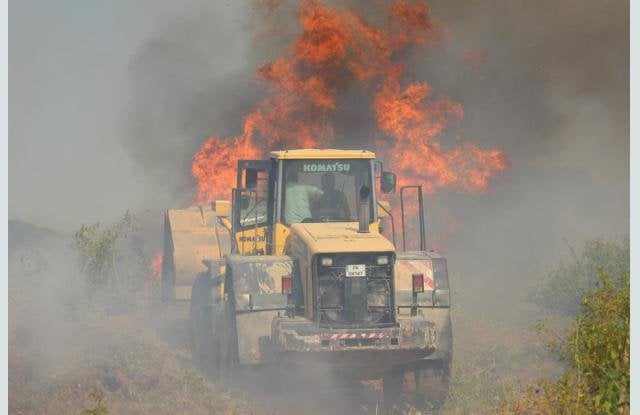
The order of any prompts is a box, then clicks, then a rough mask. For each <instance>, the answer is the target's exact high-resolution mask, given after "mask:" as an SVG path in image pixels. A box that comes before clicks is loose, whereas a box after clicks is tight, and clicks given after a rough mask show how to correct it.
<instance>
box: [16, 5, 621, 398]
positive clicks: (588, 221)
mask: <svg viewBox="0 0 640 415" xmlns="http://www.w3.org/2000/svg"><path fill="white" fill-rule="evenodd" d="M145 3H146V4H145ZM274 3H277V2H274ZM296 3H297V2H293V1H290V2H281V5H280V8H279V9H278V10H276V12H275V13H274V14H273V15H272V16H271V17H269V18H268V19H267V20H266V21H265V19H264V14H263V11H261V10H259V9H258V8H256V7H255V3H254V2H253V1H250V0H243V1H227V2H212V1H209V0H189V1H185V2H172V1H164V2H162V1H157V0H154V1H147V2H140V3H139V4H138V5H135V6H134V5H132V6H129V5H128V4H127V5H125V6H123V5H122V4H120V3H118V2H114V3H113V4H114V5H116V6H113V10H115V9H118V8H119V9H120V10H128V7H131V8H132V9H135V13H134V12H133V11H132V15H133V16H135V18H134V19H133V20H134V21H133V22H131V21H127V20H126V18H125V17H124V16H120V15H117V16H115V17H114V16H111V15H110V16H108V17H110V19H111V20H106V21H110V22H117V21H118V19H120V18H123V19H124V20H123V22H122V25H123V26H126V28H127V30H123V33H125V34H124V35H123V36H122V38H120V36H119V35H117V34H116V33H117V32H118V31H117V30H116V29H115V26H109V27H103V26H101V25H99V24H98V23H97V22H98V21H100V22H102V21H103V20H105V13H109V12H110V11H111V9H110V8H109V7H106V6H105V8H104V9H103V8H98V9H96V10H94V9H93V8H91V7H90V6H83V7H85V8H82V7H77V8H76V6H78V5H76V4H74V5H73V6H72V5H68V4H67V7H68V10H71V9H72V8H73V10H74V13H75V14H69V13H66V12H65V10H67V9H65V10H62V9H63V7H61V8H60V9H57V8H56V9H55V10H54V9H51V7H52V6H50V5H48V2H42V4H40V6H33V5H31V7H28V2H18V1H15V2H13V3H12V4H11V7H12V27H11V36H10V38H11V57H10V71H11V73H12V75H11V85H10V86H11V88H10V96H11V117H12V120H11V126H10V143H9V145H10V151H11V164H10V166H9V167H10V215H11V216H12V217H17V218H22V219H25V220H27V221H31V222H36V223H38V224H42V225H45V226H53V227H59V228H65V230H67V231H68V230H71V229H76V228H77V227H78V226H79V224H80V223H82V222H85V223H90V222H95V221H98V220H100V221H102V222H103V223H105V222H106V223H109V221H110V220H111V219H113V218H117V217H120V216H121V214H122V212H123V210H124V209H126V208H132V209H134V211H135V212H134V213H136V214H137V216H138V217H139V218H140V219H141V222H142V225H143V228H144V229H145V232H146V235H145V236H146V241H141V244H146V243H148V244H151V245H153V248H149V250H150V251H153V250H154V249H156V248H157V250H159V249H160V244H161V242H159V241H160V240H161V232H162V229H161V227H162V223H161V218H162V216H161V212H162V210H163V209H166V208H178V207H184V206H186V205H187V204H189V202H190V201H191V198H192V197H193V195H194V184H195V183H194V181H193V179H192V177H191V171H190V169H191V162H192V157H193V154H194V153H195V152H196V150H197V149H198V148H199V147H200V145H201V144H202V143H203V142H204V140H205V139H206V138H208V137H209V136H233V135H237V134H238V133H240V132H241V127H242V121H243V116H244V115H245V114H247V113H248V112H249V111H251V110H252V109H253V108H254V106H255V105H256V104H257V102H259V100H260V99H261V97H263V96H264V94H265V92H266V91H265V90H264V86H263V85H261V84H260V83H259V82H257V81H256V80H255V78H254V73H255V70H256V69H257V68H258V67H259V66H261V65H263V64H264V63H266V62H268V61H270V60H271V59H273V58H274V57H275V56H277V55H279V54H281V53H283V52H285V51H286V48H287V47H288V45H290V42H291V40H292V39H293V38H294V36H295V35H296V34H297V33H299V27H298V26H297V21H296V19H295V16H294V13H295V9H296ZM333 3H336V4H338V3H340V4H341V7H346V6H345V5H344V2H337V1H335V2H333ZM348 3H349V4H351V5H353V6H354V7H355V8H356V9H357V10H359V11H361V12H362V13H363V14H365V15H366V16H367V18H370V19H373V20H376V19H378V20H380V18H381V15H379V14H378V13H377V12H376V8H375V7H373V6H371V3H372V2H370V1H365V0H352V1H350V2H348ZM51 4H53V3H51ZM87 4H89V3H87ZM140 4H142V6H141V5H140ZM430 4H431V6H432V9H433V14H434V16H435V17H436V18H438V19H440V20H441V21H442V22H443V23H444V24H445V25H446V27H447V29H448V36H447V37H446V38H445V39H444V41H443V42H442V43H441V44H439V45H437V46H435V47H432V48H429V49H419V50H415V51H411V52H409V53H408V56H407V64H406V81H407V82H410V81H415V80H426V81H428V82H429V83H430V84H431V85H432V86H433V89H434V94H435V95H436V96H438V95H441V96H448V97H450V98H452V99H454V100H456V101H459V102H460V103H461V104H462V105H463V107H464V110H465V117H464V120H463V121H462V123H461V126H460V131H459V134H460V137H461V139H462V140H464V141H470V142H472V143H474V144H477V145H478V146H479V147H481V148H501V149H503V150H504V151H505V152H506V154H507V156H508V158H509V160H510V162H511V168H510V169H509V170H508V171H506V172H504V173H502V174H500V175H498V176H496V177H495V178H494V180H493V182H492V185H491V187H490V189H489V190H488V191H487V192H486V194H480V195H475V194H468V193H462V192H454V191H450V190H439V191H437V192H436V193H435V194H430V195H427V207H426V211H427V220H428V224H427V234H428V240H429V244H430V245H431V246H432V247H433V248H436V249H438V250H439V251H442V252H443V253H444V254H445V255H446V256H447V258H448V260H449V267H450V273H451V285H452V287H453V289H454V291H455V292H454V297H453V298H454V306H456V305H457V304H460V303H462V302H463V301H464V302H466V303H467V304H472V305H473V307H475V308H476V309H477V310H478V311H479V312H482V313H487V314H489V315H491V316H492V317H496V318H497V319H498V320H500V319H503V320H506V319H507V318H509V317H511V316H513V314H514V313H515V312H517V311H518V310H519V308H518V307H519V306H518V304H517V303H518V302H519V301H520V300H521V298H522V293H523V292H524V290H525V289H526V288H527V287H528V286H530V285H531V284H533V283H534V281H535V279H536V278H538V277H539V276H540V275H541V274H543V273H544V272H545V271H546V270H547V269H548V268H549V267H550V266H552V265H553V264H554V263H555V262H556V261H557V260H558V259H559V258H560V257H562V256H565V255H566V254H568V253H569V248H568V245H571V246H574V247H576V248H579V247H580V246H581V245H582V242H583V241H584V240H586V239H589V238H593V237H597V236H604V237H608V238H616V237H620V236H622V235H624V234H625V233H627V232H628V228H629V92H628V91H629V5H628V3H627V2H623V1H614V0H608V1H602V0H564V1H561V2H559V1H557V0H536V1H534V0H531V1H513V0H489V1H482V0H467V1H455V2H452V1H447V0H432V1H430ZM25 5H26V6H25ZM93 7H96V6H93ZM145 7H146V8H149V12H148V13H147V10H146V9H145ZM107 9H108V10H107ZM34 10H38V11H39V13H35V12H34ZM68 10H67V11H68ZM63 15H64V16H63ZM96 16H98V17H96ZM142 16H145V18H146V20H144V21H143V19H142ZM138 19H139V20H140V21H138ZM69 21H72V24H69ZM138 25H140V27H143V28H144V30H143V29H140V30H139V31H138V32H135V35H136V37H135V39H136V41H135V42H134V41H131V42H130V38H129V35H131V34H132V33H133V32H132V30H131V28H132V27H138ZM107 38H109V39H111V38H113V39H116V40H114V41H113V42H111V43H109V42H106V40H105V39H107ZM107 43H108V44H109V46H106V45H107ZM42 50H46V53H43V52H42ZM34 51H35V52H34ZM88 51H91V53H89V52H88ZM81 52H82V53H81ZM94 54H95V55H100V56H102V57H103V60H100V61H94V58H95V56H94ZM465 54H466V56H467V59H466V60H465ZM74 56H75V58H74V59H75V60H70V61H67V60H65V59H66V58H65V57H74ZM96 62H107V64H105V65H104V66H101V65H100V64H99V63H96ZM116 72H117V73H118V74H119V75H118V76H117V77H115V76H112V77H109V76H106V75H109V74H111V75H113V74H114V73H116ZM105 85H106V86H105ZM357 89H358V88H351V87H350V85H349V84H346V85H345V89H344V91H341V95H340V100H339V102H338V105H339V108H338V111H337V115H336V119H335V123H334V125H335V128H336V138H337V144H339V145H341V146H344V147H354V146H366V145H367V143H368V142H369V139H370V138H372V136H373V131H374V128H373V117H372V114H371V112H370V111H369V110H368V105H369V103H370V96H369V95H367V94H368V93H367V92H357V91H356V90H357ZM59 96H64V97H65V99H62V100H56V99H54V98H53V97H59ZM53 109H55V110H53ZM106 114H109V116H113V118H109V117H107V115H106ZM113 114H115V115H113ZM107 120H115V121H114V124H115V125H107V124H108V122H107ZM109 122H111V121H109ZM455 136H456V134H455V131H453V129H452V131H448V132H447V133H446V135H445V136H444V137H443V138H442V140H443V142H444V143H446V146H447V147H448V148H450V147H453V146H455V145H456V137H455ZM16 223H18V225H15V226H20V229H15V230H14V231H15V232H12V233H11V235H10V238H11V237H12V238H14V239H12V240H10V244H11V245H12V246H13V247H14V248H15V247H20V246H25V245H26V246H28V247H29V248H30V249H28V250H25V251H24V252H22V251H20V250H16V249H14V250H13V251H10V254H11V256H12V258H13V260H14V263H12V265H11V267H12V271H11V272H12V273H14V274H19V275H26V276H27V277H31V279H28V278H27V277H25V278H24V279H23V280H20V281H19V284H18V285H14V286H13V287H15V286H17V287H18V288H21V287H22V285H20V284H24V285H25V287H27V288H29V289H31V288H32V284H40V285H41V287H39V289H38V290H35V296H36V297H34V298H33V301H34V302H37V301H38V302H39V303H38V304H42V306H39V305H38V307H37V310H35V311H33V310H31V309H30V308H29V307H27V305H28V304H27V305H22V304H18V305H17V306H16V307H17V308H16V309H15V310H17V312H18V313H20V312H22V313H23V315H28V316H29V318H32V319H33V321H27V322H26V326H28V327H33V328H34V329H37V332H38V333H39V334H38V337H47V338H49V339H50V342H49V343H47V345H50V346H51V348H50V350H48V351H47V353H42V358H43V359H45V360H46V361H47V362H49V361H52V362H53V361H55V360H56V358H57V357H59V355H60V354H63V352H65V347H66V345H67V344H68V338H70V336H72V335H74V336H75V335H76V332H77V331H78V328H77V327H66V326H61V325H54V324H50V322H49V321H48V320H47V317H50V316H52V315H53V316H55V315H58V316H61V315H65V316H66V315H68V314H69V307H73V303H74V301H75V298H77V296H78V295H79V294H78V292H81V289H82V287H75V286H74V285H73V284H75V283H76V282H77V281H76V277H75V275H76V274H74V273H76V272H77V270H76V263H75V260H76V258H75V255H71V254H70V253H69V250H68V249H67V248H66V247H67V246H68V245H69V244H70V242H71V241H70V240H69V238H68V237H60V236H59V235H52V236H51V237H50V238H49V239H48V240H46V241H44V240H43V241H40V242H38V241H35V240H33V241H32V240H29V241H20V240H17V239H15V235H27V234H29V231H30V230H31V227H30V226H29V225H24V224H20V223H19V222H16ZM22 227H26V229H22ZM36 234H37V235H41V234H42V232H41V230H38V232H37V233H36ZM12 235H13V236H12ZM37 238H40V236H38V237H37ZM37 238H36V237H32V239H37ZM147 241H148V242H147ZM37 243H42V244H44V245H43V247H42V248H40V247H39V246H35V248H36V251H43V252H44V254H42V253H38V254H33V253H32V252H33V250H34V249H33V248H34V244H36V245H37ZM63 245H64V249H62V248H63ZM45 246H46V248H45ZM51 246H55V247H58V248H57V249H55V250H51V249H50V247H51ZM147 248H148V247H147ZM42 258H44V259H42ZM41 259H42V261H44V262H45V263H46V264H44V263H43V264H40V262H39V261H41ZM45 265H46V269H45V268H43V267H45ZM29 267H35V268H34V269H33V270H32V269H31V268H29ZM48 270H52V271H51V272H49V271H48ZM45 274H47V275H45ZM45 277H46V278H45ZM61 281H62V283H61ZM72 283H73V284H72ZM65 284H66V285H65ZM67 286H71V287H72V288H73V290H71V289H70V290H66V288H67ZM69 299H70V300H69ZM456 301H457V303H456ZM10 303H11V299H10ZM15 315H16V316H21V315H22V314H15ZM501 315H502V316H505V317H500V316H501ZM65 324H66V323H65ZM49 330H51V333H50V332H49ZM29 336H32V334H30V333H29V332H28V331H25V332H24V333H18V334H17V335H16V336H14V339H12V342H13V343H12V347H23V348H24V347H27V346H29V347H36V346H38V344H37V342H36V341H33V339H30V338H29ZM80 341H81V340H78V342H80ZM25 345H26V346H25ZM14 350H16V349H14ZM14 373H15V372H14ZM289 392H291V391H289ZM274 406H275V404H274Z"/></svg>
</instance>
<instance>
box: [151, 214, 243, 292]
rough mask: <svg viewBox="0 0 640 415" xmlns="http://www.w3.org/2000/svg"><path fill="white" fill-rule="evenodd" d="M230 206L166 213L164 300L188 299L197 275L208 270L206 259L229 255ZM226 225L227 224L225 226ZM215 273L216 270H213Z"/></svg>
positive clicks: (163, 267)
mask: <svg viewBox="0 0 640 415" xmlns="http://www.w3.org/2000/svg"><path fill="white" fill-rule="evenodd" d="M229 209H230V206H229V203H228V202H217V203H214V204H213V205H212V206H210V207H209V206H195V207H190V208H188V209H173V210H167V211H166V213H165V222H164V252H163V261H162V297H163V300H165V301H169V300H189V299H190V298H191V286H192V285H193V282H194V281H195V279H196V277H197V275H198V274H199V273H201V272H204V271H207V270H208V269H207V266H206V265H205V263H204V262H203V261H204V260H212V259H213V260H215V259H221V258H223V257H224V255H227V254H229V252H230V249H231V239H230V236H229V235H230V234H229V229H228V227H227V226H225V224H226V225H228V217H229V214H230V212H229ZM225 222H226V223H225ZM213 272H216V271H213Z"/></svg>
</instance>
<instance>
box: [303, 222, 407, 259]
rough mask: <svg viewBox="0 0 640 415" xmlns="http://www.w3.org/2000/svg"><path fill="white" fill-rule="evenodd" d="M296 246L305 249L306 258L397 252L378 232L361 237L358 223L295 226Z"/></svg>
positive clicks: (324, 223) (364, 234)
mask: <svg viewBox="0 0 640 415" xmlns="http://www.w3.org/2000/svg"><path fill="white" fill-rule="evenodd" d="M291 236H292V237H293V241H292V242H293V243H294V244H297V243H301V244H302V245H304V246H305V247H306V250H307V252H306V256H307V257H311V256H313V255H315V254H320V253H322V254H331V253H340V252H363V253H365V252H367V253H375V252H395V248H394V246H393V244H392V243H391V242H390V241H389V240H388V239H387V238H385V237H384V236H382V235H380V234H379V233H377V232H370V233H359V232H358V223H357V222H332V223H326V222H323V223H296V224H294V225H292V226H291Z"/></svg>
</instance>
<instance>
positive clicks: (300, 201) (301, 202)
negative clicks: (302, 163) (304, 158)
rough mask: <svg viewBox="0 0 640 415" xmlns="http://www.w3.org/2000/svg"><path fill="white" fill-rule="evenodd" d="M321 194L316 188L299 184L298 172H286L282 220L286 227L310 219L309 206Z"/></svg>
mask: <svg viewBox="0 0 640 415" xmlns="http://www.w3.org/2000/svg"><path fill="white" fill-rule="evenodd" d="M322 194H323V192H322V190H320V189H319V188H317V187H316V186H312V185H310V184H304V183H300V182H299V181H298V172H297V171H295V170H289V171H288V172H287V184H286V192H285V207H284V220H285V222H286V223H287V225H292V224H294V223H300V222H302V221H303V220H305V219H310V218H311V205H312V203H314V202H315V201H317V200H318V199H319V198H320V197H321V196H322Z"/></svg>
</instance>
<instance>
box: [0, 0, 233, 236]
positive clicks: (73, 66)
mask: <svg viewBox="0 0 640 415" xmlns="http://www.w3.org/2000/svg"><path fill="white" fill-rule="evenodd" d="M9 3H10V4H9V11H10V21H9V42H10V44H9V76H10V84H9V99H10V121H9V218H10V219H13V218H19V219H23V220H27V221H31V222H35V223H38V224H41V225H46V226H50V227H54V228H58V229H69V228H75V227H77V226H78V224H79V223H80V222H83V221H84V222H86V221H95V220H109V219H111V218H113V217H114V216H117V215H118V214H120V213H121V212H123V211H124V210H125V209H138V208H141V207H142V206H141V204H142V203H143V202H142V194H143V192H144V183H143V181H142V180H141V179H140V178H138V177H136V175H135V174H134V169H132V163H133V162H132V160H131V158H130V157H129V156H128V154H127V152H126V151H125V150H124V149H123V148H122V145H121V137H122V136H123V135H125V134H126V131H125V129H126V126H125V123H124V122H123V120H124V119H125V118H126V117H125V114H123V112H124V111H125V109H126V105H125V104H126V101H127V100H128V99H129V98H130V97H129V94H128V91H127V79H126V76H127V65H128V64H129V61H130V58H131V56H132V55H133V54H134V53H135V52H136V50H137V49H138V48H140V46H141V45H142V44H143V42H144V41H145V39H147V38H148V36H149V35H150V34H151V33H153V32H154V31H157V30H159V29H158V28H159V26H161V25H162V24H164V23H165V22H166V21H168V20H171V19H175V18H176V16H179V15H180V13H184V10H188V8H189V6H190V3H191V2H189V1H179V2H176V1H171V0H146V1H135V2H131V1H125V0H113V1H85V0H61V1H55V2H52V1H48V0H12V1H10V2H9ZM219 3H220V7H221V8H222V9H224V8H228V7H226V6H227V5H226V4H224V2H219ZM227 3H228V2H227ZM229 17H230V16H229V15H228V14H227V15H225V14H220V15H219V16H218V17H216V16H210V19H211V22H212V24H216V19H217V18H219V19H224V20H228V19H229ZM138 173H139V172H138Z"/></svg>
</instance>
